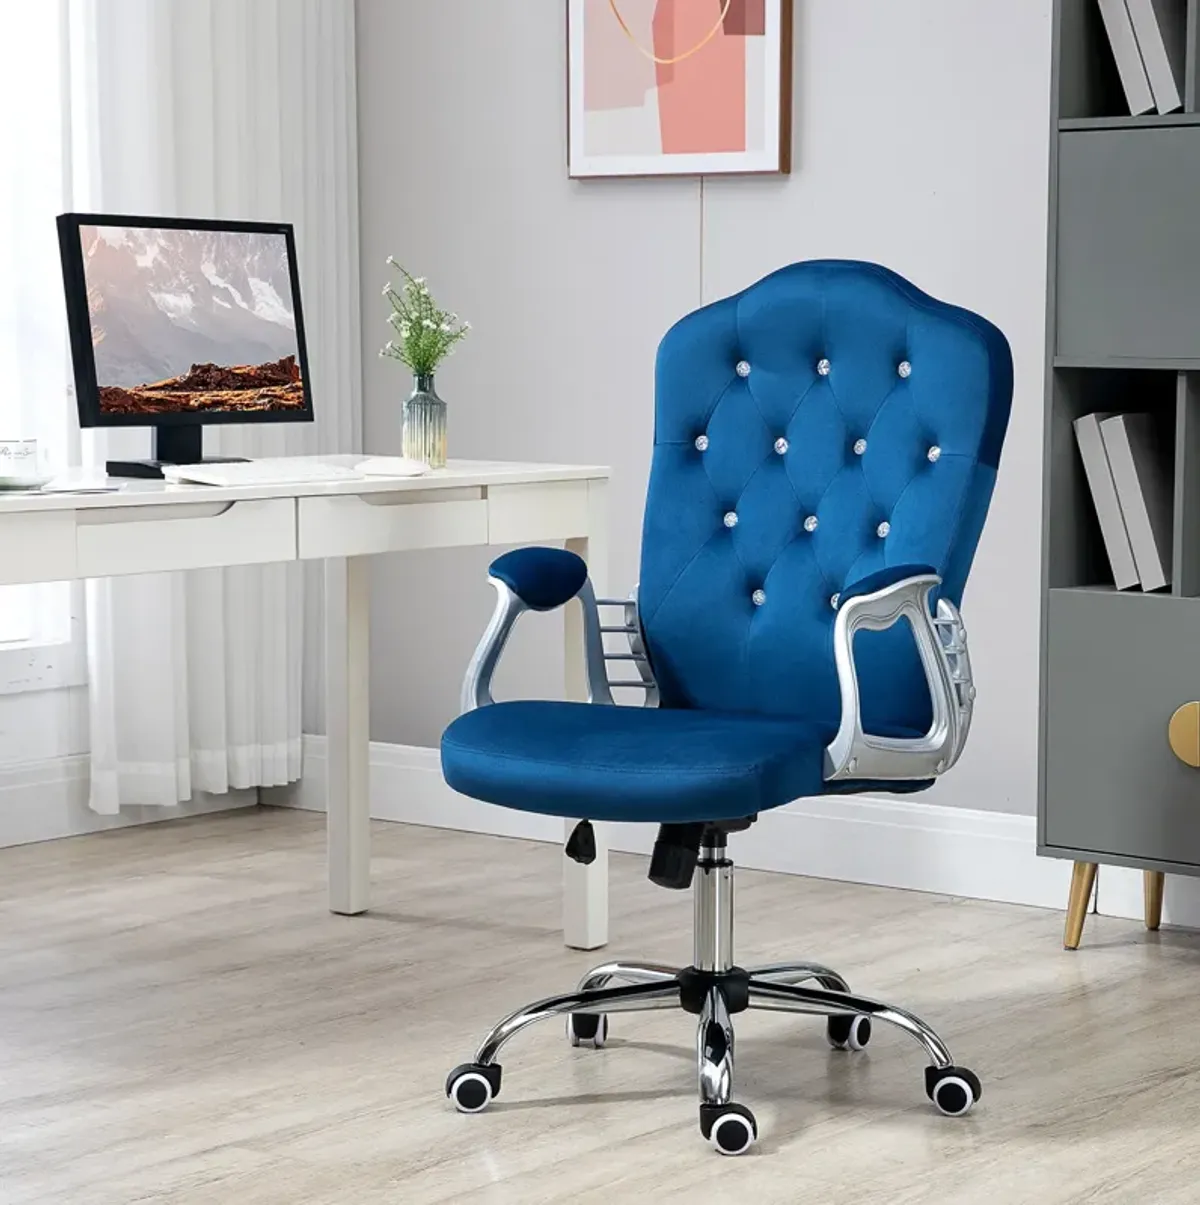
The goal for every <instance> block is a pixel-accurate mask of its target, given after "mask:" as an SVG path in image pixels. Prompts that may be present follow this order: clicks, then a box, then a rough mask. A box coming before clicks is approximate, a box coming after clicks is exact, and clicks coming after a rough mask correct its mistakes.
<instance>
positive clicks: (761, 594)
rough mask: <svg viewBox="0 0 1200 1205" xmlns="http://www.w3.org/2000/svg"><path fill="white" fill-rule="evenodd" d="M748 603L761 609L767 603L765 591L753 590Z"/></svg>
mask: <svg viewBox="0 0 1200 1205" xmlns="http://www.w3.org/2000/svg"><path fill="white" fill-rule="evenodd" d="M750 601H751V602H752V603H753V604H754V605H755V606H756V607H761V606H762V605H763V603H765V602H766V601H767V592H766V591H765V590H755V591H754V593H753V594H751V595H750Z"/></svg>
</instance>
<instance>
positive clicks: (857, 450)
mask: <svg viewBox="0 0 1200 1205" xmlns="http://www.w3.org/2000/svg"><path fill="white" fill-rule="evenodd" d="M866 450H867V441H866V440H865V439H856V440H855V441H854V455H855V456H861V455H862V454H863V453H864V452H865V451H866Z"/></svg>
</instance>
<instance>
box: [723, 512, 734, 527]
mask: <svg viewBox="0 0 1200 1205" xmlns="http://www.w3.org/2000/svg"><path fill="white" fill-rule="evenodd" d="M724 521H725V526H726V527H736V526H737V511H734V510H729V511H726V512H725V520H724Z"/></svg>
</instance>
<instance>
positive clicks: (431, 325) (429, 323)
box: [421, 318, 437, 331]
mask: <svg viewBox="0 0 1200 1205" xmlns="http://www.w3.org/2000/svg"><path fill="white" fill-rule="evenodd" d="M421 325H422V326H423V327H424V328H425V329H426V330H427V331H434V330H437V323H436V322H434V320H433V319H432V318H422V319H421Z"/></svg>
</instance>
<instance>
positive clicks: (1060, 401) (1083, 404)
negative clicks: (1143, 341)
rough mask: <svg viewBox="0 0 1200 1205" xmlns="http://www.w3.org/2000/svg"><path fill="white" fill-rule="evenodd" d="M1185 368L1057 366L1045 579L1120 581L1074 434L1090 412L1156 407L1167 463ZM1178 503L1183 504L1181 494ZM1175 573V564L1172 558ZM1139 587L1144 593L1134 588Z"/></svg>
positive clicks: (1065, 583) (1170, 463)
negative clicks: (1181, 371) (1176, 370)
mask: <svg viewBox="0 0 1200 1205" xmlns="http://www.w3.org/2000/svg"><path fill="white" fill-rule="evenodd" d="M1179 389H1180V386H1179V375H1178V374H1177V373H1174V372H1158V371H1150V370H1146V369H1112V368H1103V369H1092V368H1056V369H1055V370H1054V372H1053V374H1052V381H1051V393H1050V414H1049V421H1048V426H1047V430H1046V441H1047V442H1046V457H1047V468H1048V473H1047V479H1046V489H1047V495H1046V516H1045V531H1044V538H1045V541H1046V543H1045V548H1046V581H1047V584H1048V586H1050V587H1051V588H1055V587H1073V586H1076V587H1077V586H1084V587H1087V586H1100V587H1108V588H1109V589H1112V587H1113V572H1112V566H1111V564H1110V563H1109V559H1108V550H1107V549H1106V548H1105V545H1104V537H1103V536H1102V534H1101V532H1100V521H1099V519H1098V518H1097V517H1096V506H1095V503H1094V501H1093V499H1092V492H1091V489H1090V487H1089V486H1088V482H1087V476H1086V474H1085V473H1084V469H1083V459H1082V457H1081V456H1080V454H1079V445H1078V443H1077V442H1076V439H1075V428H1074V425H1073V424H1074V422H1075V420H1076V419H1077V418H1081V417H1082V416H1083V415H1085V414H1095V413H1100V412H1108V413H1112V414H1140V413H1146V414H1152V415H1154V416H1155V418H1156V419H1157V420H1158V433H1159V441H1160V443H1161V445H1162V446H1163V448H1164V450H1165V455H1166V457H1167V468H1168V470H1170V471H1172V472H1174V465H1175V462H1176V460H1177V459H1178V457H1177V454H1176V432H1177V430H1178V426H1179V420H1178V410H1179V405H1180V403H1179ZM1176 505H1177V506H1178V505H1179V500H1178V498H1177V499H1176ZM1172 570H1173V572H1172V579H1173V580H1174V577H1175V574H1174V566H1172ZM1134 593H1141V591H1138V590H1136V589H1135V591H1134Z"/></svg>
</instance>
